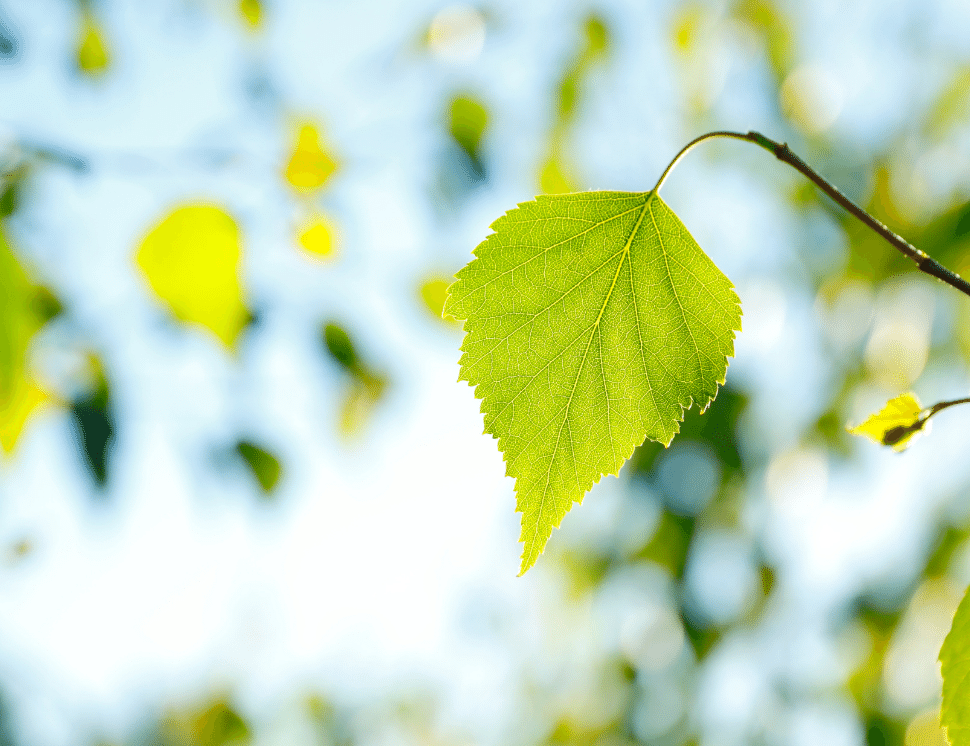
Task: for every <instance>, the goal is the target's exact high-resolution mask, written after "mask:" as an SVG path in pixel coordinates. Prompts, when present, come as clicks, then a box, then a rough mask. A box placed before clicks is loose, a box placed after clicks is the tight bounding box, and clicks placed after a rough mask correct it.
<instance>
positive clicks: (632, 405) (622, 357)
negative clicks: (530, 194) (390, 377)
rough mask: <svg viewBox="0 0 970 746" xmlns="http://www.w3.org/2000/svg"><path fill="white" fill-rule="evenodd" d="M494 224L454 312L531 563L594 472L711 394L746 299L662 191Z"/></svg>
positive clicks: (537, 205) (462, 281) (467, 373)
mask: <svg viewBox="0 0 970 746" xmlns="http://www.w3.org/2000/svg"><path fill="white" fill-rule="evenodd" d="M492 230H494V231H495V232H494V233H493V234H492V235H490V236H489V237H488V238H486V239H485V241H484V242H483V243H481V244H480V245H479V246H478V248H477V249H475V259H474V260H473V261H472V262H470V263H469V264H468V265H467V266H466V267H464V268H463V269H462V270H460V271H459V272H458V273H457V275H456V278H457V281H456V282H455V283H454V284H453V285H452V286H451V287H450V288H449V296H448V300H447V302H446V303H445V309H444V310H445V313H449V314H451V315H452V316H454V317H455V318H457V319H465V325H464V328H465V333H466V334H465V340H464V342H463V344H462V351H463V353H464V354H463V355H462V358H461V375H460V379H461V380H465V381H468V382H469V383H470V384H471V385H472V386H474V387H475V396H477V397H478V398H479V399H481V400H482V412H483V413H484V415H485V431H486V432H487V433H490V434H491V435H492V436H493V437H496V438H498V447H499V450H501V451H502V453H503V454H504V456H505V461H506V472H507V474H508V475H509V476H511V477H514V478H515V490H516V495H517V507H518V510H519V511H520V512H521V513H522V534H521V539H520V540H521V541H522V542H523V543H524V545H525V546H524V551H523V555H522V566H521V572H525V571H526V570H528V569H529V568H530V567H531V566H532V565H533V564H534V563H535V561H536V559H537V558H538V556H539V554H540V553H541V552H542V550H543V547H544V546H545V544H546V541H547V540H548V539H549V536H550V535H551V534H552V531H553V529H554V528H555V527H556V526H558V525H559V524H560V522H561V521H562V519H563V517H564V516H565V515H566V512H567V511H568V510H569V509H570V507H571V505H572V503H573V502H574V501H575V502H579V501H581V500H582V499H583V496H584V495H585V494H586V492H587V491H588V490H589V489H590V488H591V487H592V486H593V484H594V483H596V482H597V481H599V479H600V477H602V476H603V475H605V474H616V473H617V472H618V471H619V469H620V467H621V466H622V465H623V462H624V461H625V460H626V459H628V458H629V457H630V455H631V454H632V453H633V450H634V449H635V448H636V447H637V446H638V445H640V444H641V443H642V442H643V440H644V438H651V439H652V440H657V441H660V442H662V443H664V444H665V445H666V444H668V443H670V441H671V439H672V438H673V437H674V434H675V433H676V432H677V431H678V428H679V425H678V423H679V422H680V421H681V420H682V419H683V416H684V410H686V409H688V408H689V407H691V406H692V405H693V404H697V405H698V407H699V408H700V409H704V408H706V407H707V405H708V404H709V403H710V402H711V401H712V400H713V399H714V396H715V395H716V393H717V389H718V384H721V383H723V382H724V376H725V373H726V370H727V358H728V356H730V355H733V354H734V334H735V332H736V331H737V330H739V329H740V328H741V308H740V304H739V301H738V297H737V295H736V294H735V293H734V288H733V286H732V285H731V283H730V281H729V280H728V279H727V278H726V277H725V276H724V275H723V274H722V273H721V272H720V270H718V269H717V267H716V266H714V263H713V262H712V261H711V260H710V258H709V257H708V256H707V255H706V254H705V253H704V252H703V251H702V250H701V248H700V247H699V246H698V245H697V243H696V242H695V241H694V239H693V238H692V237H691V235H690V233H689V232H688V231H687V228H686V227H684V224H683V223H681V222H680V220H679V219H678V218H677V216H676V215H675V214H674V213H673V211H672V210H671V209H670V208H669V207H667V205H666V204H665V203H664V202H663V200H661V199H660V197H659V196H658V195H657V194H656V193H655V192H646V193H627V192H585V193H581V194H564V195H554V196H541V197H537V198H536V199H535V201H532V202H526V203H523V204H521V205H519V207H518V208H517V209H515V210H512V211H510V212H508V213H506V214H505V215H504V216H503V217H501V218H499V219H498V220H497V221H495V223H493V224H492Z"/></svg>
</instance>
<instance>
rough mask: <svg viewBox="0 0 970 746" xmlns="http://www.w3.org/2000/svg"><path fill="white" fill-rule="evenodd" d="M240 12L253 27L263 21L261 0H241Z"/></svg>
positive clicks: (256, 26)
mask: <svg viewBox="0 0 970 746" xmlns="http://www.w3.org/2000/svg"><path fill="white" fill-rule="evenodd" d="M239 14H240V15H241V16H242V17H243V19H245V21H246V23H248V24H249V25H250V26H251V27H252V28H254V29H256V28H259V26H260V24H261V23H262V22H263V4H262V3H261V2H260V0H239Z"/></svg>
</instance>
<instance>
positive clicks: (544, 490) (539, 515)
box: [526, 192, 686, 560]
mask: <svg viewBox="0 0 970 746" xmlns="http://www.w3.org/2000/svg"><path fill="white" fill-rule="evenodd" d="M655 195H656V192H650V193H649V194H647V196H646V199H645V200H644V202H643V206H642V207H641V209H640V215H639V216H638V217H637V222H636V223H634V225H633V228H632V229H631V230H630V235H629V236H627V240H626V243H625V244H624V245H623V252H622V256H621V257H620V262H619V264H618V265H617V267H616V273H615V274H614V275H613V282H612V283H611V284H610V289H609V291H608V292H607V293H606V298H605V299H604V301H603V305H602V306H601V307H600V312H599V315H598V316H597V317H596V321H595V322H594V323H593V329H592V333H591V334H590V335H589V341H588V342H587V343H586V349H585V350H583V358H582V360H580V362H579V368H578V369H577V371H576V378H575V380H574V381H573V387H572V390H571V391H570V392H569V399H568V400H567V401H566V408H565V414H564V415H563V418H562V424H561V425H560V426H559V432H558V433H557V434H556V445H555V446H554V447H553V449H552V456H551V458H550V459H549V468H548V469H547V470H546V483H545V485H543V488H542V497H541V498H540V499H539V510H538V512H537V514H536V520H535V525H534V528H533V534H532V537H533V542H534V540H535V537H536V535H538V533H539V524H540V522H541V520H542V511H543V508H544V507H545V504H546V496H547V495H548V494H549V480H550V479H551V477H552V465H553V463H555V461H556V454H557V453H558V452H559V443H560V441H561V440H562V431H563V428H564V427H565V426H566V423H567V422H568V421H569V409H570V407H571V406H572V403H573V397H574V396H575V394H576V387H577V386H578V385H579V379H580V378H581V377H582V375H583V368H585V367H586V358H587V357H588V356H589V348H590V346H591V345H592V344H593V338H594V337H595V336H596V330H597V329H599V325H600V321H601V320H602V319H603V314H604V313H605V312H606V307H607V306H608V305H609V303H610V299H611V298H612V297H613V290H614V289H615V288H616V280H617V278H618V277H619V276H620V271H621V270H622V269H623V262H624V261H626V259H627V258H628V257H629V256H630V246H631V245H632V244H633V238H634V236H636V235H637V231H639V230H640V225H641V224H642V223H643V216H644V215H645V214H646V212H647V210H648V209H649V207H650V204H651V202H653V198H654V196H655ZM627 212H630V211H629V210H628V211H627ZM651 215H652V213H651ZM604 222H605V221H604ZM655 224H656V223H655ZM657 237H658V239H659V237H660V234H659V232H658V234H657ZM661 250H664V249H663V244H662V243H661ZM664 253H665V254H666V251H665V250H664ZM614 256H615V255H614ZM601 266H602V265H601ZM631 290H633V289H632V288H631ZM685 323H686V322H685ZM603 385H604V387H605V386H606V379H605V376H604V379H603ZM609 416H610V400H609V397H607V398H606V417H607V424H609ZM611 442H612V439H611ZM614 457H615V453H614ZM574 461H575V459H574ZM574 466H575V464H574ZM577 486H580V487H581V485H577ZM526 546H528V544H526ZM529 559H530V560H531V559H532V557H530V558H529Z"/></svg>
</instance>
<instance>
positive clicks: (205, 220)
mask: <svg viewBox="0 0 970 746" xmlns="http://www.w3.org/2000/svg"><path fill="white" fill-rule="evenodd" d="M241 253H242V250H241V248H240V236H239V228H238V226H237V225H236V221H235V220H233V219H232V218H231V217H230V216H229V215H227V214H226V213H225V212H224V211H223V210H221V209H219V208H218V207H211V206H208V205H191V206H188V207H182V208H179V209H177V210H175V212H173V213H172V214H171V215H169V216H168V217H167V218H165V219H164V220H163V221H162V222H161V223H159V225H158V226H157V227H156V228H155V229H154V230H152V232H151V233H149V234H148V236H146V237H145V240H144V241H143V242H142V244H141V247H140V248H139V249H138V256H137V261H138V266H139V267H141V269H142V271H143V272H144V273H145V277H146V278H147V280H148V283H149V285H151V287H152V289H153V290H154V291H155V292H156V293H157V294H158V297H159V298H161V299H162V300H163V301H165V303H167V304H168V306H169V308H170V309H171V310H172V313H173V314H174V315H175V317H176V318H178V319H180V320H182V321H186V322H189V323H195V324H201V325H202V326H205V327H207V328H209V329H210V330H211V331H212V332H213V333H214V334H215V335H216V336H217V337H218V338H219V339H220V340H222V342H223V343H225V345H226V346H227V347H230V348H231V347H233V346H234V345H235V343H236V339H237V337H238V336H239V333H240V332H241V331H242V328H243V327H244V326H245V325H246V322H247V320H248V318H249V312H248V311H247V309H246V306H245V305H244V303H243V293H242V287H241V285H240V282H239V261H240V257H241Z"/></svg>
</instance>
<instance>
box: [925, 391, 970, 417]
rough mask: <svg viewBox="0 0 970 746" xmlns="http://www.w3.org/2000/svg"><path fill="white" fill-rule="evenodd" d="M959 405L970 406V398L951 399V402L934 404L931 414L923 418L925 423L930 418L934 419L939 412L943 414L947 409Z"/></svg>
mask: <svg viewBox="0 0 970 746" xmlns="http://www.w3.org/2000/svg"><path fill="white" fill-rule="evenodd" d="M957 404H970V397H967V398H966V399H951V400H950V401H941V402H940V403H939V404H934V405H933V406H932V407H930V411H929V413H928V414H927V415H926V417H924V418H923V422H926V420H928V419H929V418H930V417H932V416H933V415H934V414H936V413H937V412H942V411H943V410H944V409H946V408H947V407H953V406H956V405H957Z"/></svg>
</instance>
